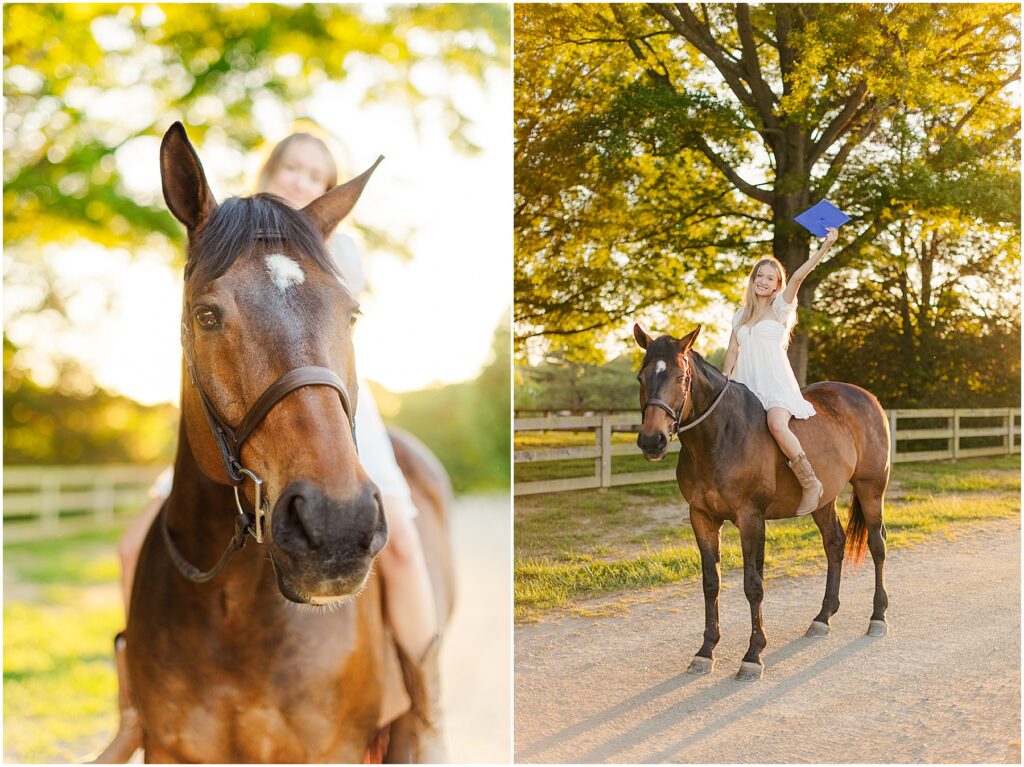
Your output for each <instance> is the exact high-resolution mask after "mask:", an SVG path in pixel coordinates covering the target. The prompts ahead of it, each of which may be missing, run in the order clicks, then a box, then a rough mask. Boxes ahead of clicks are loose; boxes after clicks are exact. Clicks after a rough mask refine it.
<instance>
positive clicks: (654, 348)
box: [633, 324, 700, 461]
mask: <svg viewBox="0 0 1024 767" xmlns="http://www.w3.org/2000/svg"><path fill="white" fill-rule="evenodd" d="M698 335H700V325H698V326H697V327H696V328H695V329H694V330H692V331H691V332H690V333H689V334H688V335H685V336H683V337H682V338H673V337H672V336H669V335H663V336H660V337H658V338H657V339H653V338H651V337H650V336H649V335H647V333H645V332H644V330H643V328H641V327H640V325H639V324H636V325H634V326H633V337H634V338H635V339H636V342H637V344H638V345H639V346H640V348H641V349H643V350H644V351H646V352H647V353H646V354H645V355H644V361H643V363H641V365H640V371H639V372H638V373H637V376H636V379H637V380H638V381H639V382H640V411H641V418H642V419H643V423H642V424H641V426H640V433H639V434H637V437H636V444H637V447H639V448H640V450H641V452H642V453H643V456H644V458H646V459H647V460H648V461H660V460H662V459H663V458H664V457H665V455H666V453H667V452H668V443H669V440H670V439H671V438H672V436H673V435H674V434H675V433H676V432H677V431H678V430H679V425H680V424H681V423H682V422H683V421H685V420H686V419H687V418H688V417H689V415H690V413H691V412H692V410H693V402H692V398H691V396H690V386H691V383H692V382H693V374H692V361H691V360H690V359H689V357H688V356H687V352H689V351H690V348H691V347H692V346H693V342H694V341H696V340H697V336H698Z"/></svg>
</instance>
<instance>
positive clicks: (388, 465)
mask: <svg viewBox="0 0 1024 767" xmlns="http://www.w3.org/2000/svg"><path fill="white" fill-rule="evenodd" d="M327 250H328V251H329V252H330V254H331V256H332V257H333V258H334V263H335V264H336V265H337V267H338V269H339V270H340V271H341V274H342V277H343V278H344V282H345V285H346V286H347V287H348V289H349V290H351V291H352V293H353V295H355V296H356V297H358V296H359V294H360V293H362V292H363V291H364V290H365V289H366V275H365V274H364V272H363V259H362V256H361V255H360V253H359V246H358V245H356V242H355V240H353V239H352V238H351V237H349V236H348V235H347V234H344V233H342V232H338V233H336V234H335V235H334V236H333V237H331V239H330V240H329V241H328V243H327ZM356 356H357V357H358V356H359V354H358V351H357V352H356ZM356 369H357V370H358V369H359V364H358V361H357V364H356ZM356 439H357V440H358V443H359V462H360V463H361V464H362V465H363V468H364V469H365V470H366V473H367V474H369V475H370V479H372V480H373V481H374V484H376V485H377V487H378V488H380V494H381V495H382V496H384V497H385V498H386V499H387V501H392V503H391V505H390V506H389V508H388V509H387V512H388V514H403V515H405V516H407V517H415V516H416V506H415V505H414V504H413V502H412V494H411V493H410V491H409V483H408V482H406V481H405V475H404V474H402V470H401V469H400V468H399V467H398V461H397V460H396V459H395V451H394V449H393V448H392V447H391V438H390V437H388V432H387V428H386V427H385V426H384V421H383V420H382V419H381V417H380V410H379V409H378V408H377V402H376V400H374V398H373V393H372V392H371V391H370V387H369V386H367V384H366V381H365V380H364V379H363V378H361V377H360V378H359V396H358V398H357V400H356ZM395 502H397V503H395ZM396 506H397V508H396Z"/></svg>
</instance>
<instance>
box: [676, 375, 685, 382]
mask: <svg viewBox="0 0 1024 767" xmlns="http://www.w3.org/2000/svg"><path fill="white" fill-rule="evenodd" d="M683 378H684V376H679V378H677V379H676V383H682V382H683Z"/></svg>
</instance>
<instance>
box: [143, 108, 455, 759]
mask: <svg viewBox="0 0 1024 767" xmlns="http://www.w3.org/2000/svg"><path fill="white" fill-rule="evenodd" d="M160 164H161V176H162V179H163V189H164V197H165V199H166V201H167V204H168V207H169V208H170V210H171V212H172V213H173V214H174V215H175V216H176V217H177V218H178V219H179V220H180V221H181V222H182V223H183V224H184V225H185V226H186V228H187V230H188V240H189V245H188V261H187V265H186V269H185V275H186V279H185V296H184V310H183V314H182V335H183V341H184V348H185V361H186V364H185V365H184V366H183V367H184V374H183V379H182V398H181V409H182V418H181V424H180V427H179V439H178V452H177V458H176V460H175V467H174V469H175V471H174V486H173V489H172V490H171V494H170V497H169V498H168V500H167V502H166V504H165V506H164V508H163V509H162V511H161V513H160V517H158V519H157V521H156V523H155V524H154V525H153V527H152V529H151V530H150V532H149V535H148V537H147V539H146V542H145V544H144V546H143V549H142V552H141V555H140V559H139V563H138V569H137V572H136V576H135V585H134V588H133V591H132V603H131V607H130V611H129V621H128V628H127V663H128V671H129V676H130V679H131V687H132V689H133V694H134V698H135V704H136V706H137V708H138V711H139V714H140V717H141V719H142V728H143V744H142V745H143V747H144V748H145V756H146V760H147V761H151V762H170V761H176V762H362V761H363V759H364V756H365V755H366V754H367V751H368V749H369V748H370V747H371V744H374V743H379V742H380V741H379V740H377V738H378V734H379V731H380V727H379V719H380V717H381V714H382V710H381V707H382V700H383V679H382V678H383V674H384V671H385V665H386V661H387V658H388V655H387V653H388V652H391V649H390V646H389V642H390V641H391V640H390V638H389V635H388V633H387V631H386V629H385V626H384V621H383V611H382V604H381V588H380V584H379V581H378V579H377V577H376V576H375V574H374V573H373V572H372V571H371V565H372V562H373V560H374V557H375V556H376V555H377V553H378V552H379V551H380V550H381V549H382V548H383V546H384V544H385V542H386V540H387V529H386V525H385V521H384V515H383V512H382V509H381V505H380V498H379V493H378V491H377V488H376V486H375V485H374V484H373V483H372V481H371V480H370V478H369V477H368V476H367V474H366V472H365V471H364V470H363V468H362V466H361V465H360V463H359V458H358V454H357V447H356V444H357V443H356V435H355V432H354V427H353V426H352V423H353V421H352V419H353V415H354V413H355V397H356V376H355V365H354V360H353V352H352V342H351V333H350V327H351V325H352V324H353V321H354V319H353V318H354V316H355V314H356V311H357V306H356V302H355V299H354V297H353V296H352V295H351V293H350V292H349V291H348V289H347V288H346V287H345V286H344V284H343V283H342V282H341V281H339V279H338V274H337V272H336V271H335V267H334V266H333V262H332V261H331V259H330V257H329V255H328V254H327V252H326V249H325V245H324V241H325V238H326V237H327V236H329V235H330V233H331V232H332V231H333V230H334V228H335V227H336V226H337V224H338V222H339V221H340V220H341V219H342V218H343V217H344V216H345V215H346V214H347V213H348V212H349V211H350V210H351V209H352V207H353V205H354V204H355V202H356V200H357V199H358V198H359V195H360V194H361V192H362V189H363V187H364V186H365V184H366V182H367V180H368V179H369V176H370V174H371V173H372V171H373V168H371V169H370V170H369V171H367V172H366V173H364V174H363V175H362V176H359V177H358V178H356V179H353V180H352V181H350V182H349V183H347V184H345V185H343V186H339V187H336V188H335V189H333V190H331V191H329V192H327V193H326V194H324V195H323V196H322V197H320V198H319V199H318V200H316V201H314V202H313V203H311V204H310V205H309V206H307V207H306V208H304V209H303V210H301V211H298V210H294V209H292V208H290V207H289V206H288V205H286V204H284V203H283V202H282V201H281V200H279V199H277V198H274V197H272V196H268V195H255V196H254V197H250V198H242V199H238V198H233V199H229V200H227V201H225V202H224V203H223V204H222V205H218V204H217V203H216V202H215V201H214V198H213V195H212V194H211V192H210V189H209V187H208V185H207V183H206V178H205V175H204V173H203V170H202V166H201V164H200V162H199V158H198V156H197V155H196V153H195V150H194V149H193V148H192V146H191V145H190V144H189V142H188V138H187V137H186V135H185V131H184V128H182V126H181V125H180V123H175V125H174V126H172V127H171V129H170V130H169V131H168V132H167V134H166V135H165V136H164V141H163V144H162V145H161V151H160ZM228 424H238V426H234V427H231V426H228ZM394 441H395V452H396V457H397V458H398V461H399V465H400V466H401V468H402V470H403V471H404V472H405V474H406V476H407V477H408V478H409V484H410V487H411V490H412V495H413V500H414V502H415V503H416V506H417V508H418V509H419V510H420V514H419V515H418V517H417V525H418V526H419V528H420V531H421V535H422V536H423V544H424V545H423V547H424V552H425V556H426V557H427V560H428V563H429V564H430V569H431V572H432V577H433V579H434V587H435V592H436V596H437V605H438V612H439V622H438V625H443V624H444V622H445V620H446V619H447V616H448V614H449V612H450V609H451V594H452V578H451V571H450V565H449V552H448V548H447V534H446V521H445V515H446V507H447V505H448V503H449V501H450V487H449V485H448V481H447V476H446V475H445V473H444V470H443V469H442V468H441V467H440V464H439V463H438V462H437V461H436V459H434V458H433V456H431V455H430V454H429V453H428V452H427V451H426V449H425V448H424V447H423V446H422V445H421V444H420V443H418V442H416V441H415V440H414V439H411V438H408V437H399V438H398V439H396V440H394ZM233 490H234V491H235V492H238V491H240V492H241V494H242V495H244V496H245V498H246V499H247V503H244V502H241V501H239V503H238V505H237V511H236V498H238V496H237V495H236V494H235V493H234V492H233ZM247 509H251V511H249V510H247ZM248 533H251V534H253V537H256V538H257V540H258V541H259V540H261V539H262V540H263V541H265V545H256V544H253V545H250V546H248V547H246V548H244V549H240V548H239V547H240V545H241V544H244V542H245V540H246V537H247V534H248ZM229 541H233V543H232V545H231V546H229V547H228V549H227V551H225V545H226V544H228V542H229ZM231 551H234V552H235V553H234V555H233V558H230V562H228V563H227V565H226V566H225V567H224V569H223V570H222V571H221V572H219V573H218V574H216V575H215V576H209V577H207V576H205V575H200V573H199V568H200V567H202V568H209V567H211V566H212V565H213V564H214V563H215V562H218V559H219V558H220V557H221V555H222V552H224V554H225V556H226V557H231V554H230V553H228V552H231ZM356 595H358V596H356ZM296 603H299V605H296ZM411 692H412V691H411ZM413 730H414V728H412V727H411V726H410V724H409V723H408V722H406V723H403V721H402V720H399V721H398V722H397V723H396V724H395V725H394V726H393V727H392V738H391V744H392V746H391V750H390V752H389V754H388V756H389V758H390V759H391V760H406V759H408V758H409V757H410V755H414V754H415V744H414V743H413V744H410V743H408V742H407V741H408V738H407V737H406V735H407V734H408V732H410V731H413Z"/></svg>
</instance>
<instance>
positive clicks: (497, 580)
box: [441, 495, 512, 764]
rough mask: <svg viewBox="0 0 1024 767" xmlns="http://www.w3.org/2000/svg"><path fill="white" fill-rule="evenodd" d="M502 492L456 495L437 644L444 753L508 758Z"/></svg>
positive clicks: (462, 758) (508, 556)
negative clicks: (451, 572) (451, 562)
mask: <svg viewBox="0 0 1024 767" xmlns="http://www.w3.org/2000/svg"><path fill="white" fill-rule="evenodd" d="M511 513H512V512H511V504H510V502H509V496H508V495H492V496H460V497H458V498H456V499H455V507H454V510H453V513H452V521H451V523H452V547H453V550H454V553H455V579H456V584H455V586H456V595H455V598H456V602H455V612H454V614H453V615H452V622H451V624H450V625H449V627H448V630H447V632H446V633H445V639H444V644H443V645H442V648H441V670H442V674H443V677H442V680H443V682H444V684H445V686H444V688H443V689H442V695H443V702H444V706H445V715H446V717H447V718H446V725H447V737H448V744H449V758H450V759H451V761H453V762H469V763H476V764H480V763H483V764H494V763H503V764H507V763H509V762H511V761H512V733H511V729H512V660H511V659H512V565H511V561H512V522H511Z"/></svg>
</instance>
